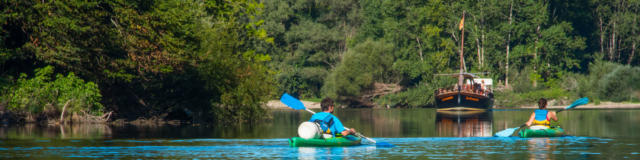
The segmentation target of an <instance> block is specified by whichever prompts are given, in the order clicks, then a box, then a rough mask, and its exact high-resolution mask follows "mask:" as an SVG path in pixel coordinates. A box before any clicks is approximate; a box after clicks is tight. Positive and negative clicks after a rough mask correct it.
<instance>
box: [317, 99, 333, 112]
mask: <svg viewBox="0 0 640 160" xmlns="http://www.w3.org/2000/svg"><path fill="white" fill-rule="evenodd" d="M320 108H321V109H322V111H323V112H329V113H333V100H331V98H324V99H322V102H320Z"/></svg>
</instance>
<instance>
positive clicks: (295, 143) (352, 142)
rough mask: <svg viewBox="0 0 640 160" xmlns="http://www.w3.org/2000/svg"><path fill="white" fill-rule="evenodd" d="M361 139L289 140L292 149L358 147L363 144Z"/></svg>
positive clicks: (349, 137) (348, 137) (293, 138)
mask: <svg viewBox="0 0 640 160" xmlns="http://www.w3.org/2000/svg"><path fill="white" fill-rule="evenodd" d="M361 140H362V139H361V138H359V137H355V136H350V135H349V136H345V137H337V138H327V139H320V138H318V139H304V138H300V137H292V138H289V146H291V147H340V146H357V145H360V144H361V143H360V142H361Z"/></svg>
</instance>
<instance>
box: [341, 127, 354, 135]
mask: <svg viewBox="0 0 640 160" xmlns="http://www.w3.org/2000/svg"><path fill="white" fill-rule="evenodd" d="M354 133H356V130H355V129H353V128H351V129H345V130H344V131H342V136H346V135H350V134H354Z"/></svg>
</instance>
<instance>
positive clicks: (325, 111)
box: [309, 98, 356, 137]
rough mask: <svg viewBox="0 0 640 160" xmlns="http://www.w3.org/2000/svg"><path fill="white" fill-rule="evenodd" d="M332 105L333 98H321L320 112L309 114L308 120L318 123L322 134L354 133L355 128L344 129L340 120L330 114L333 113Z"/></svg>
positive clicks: (342, 134)
mask: <svg viewBox="0 0 640 160" xmlns="http://www.w3.org/2000/svg"><path fill="white" fill-rule="evenodd" d="M333 107H334V106H333V100H331V98H325V99H323V100H322V102H321V103H320V108H321V109H322V112H318V113H316V114H314V115H313V116H311V119H310V120H309V122H316V123H318V124H319V125H320V128H322V132H323V134H330V135H331V136H333V137H336V135H338V136H346V135H349V134H355V133H356V130H355V129H353V128H351V129H348V130H347V129H345V127H344V126H342V122H340V119H338V117H336V116H334V115H333V114H331V113H333Z"/></svg>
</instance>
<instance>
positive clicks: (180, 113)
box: [0, 0, 273, 123]
mask: <svg viewBox="0 0 640 160" xmlns="http://www.w3.org/2000/svg"><path fill="white" fill-rule="evenodd" d="M0 6H2V7H1V9H2V10H1V11H0V12H1V13H2V14H0V24H1V25H2V29H1V30H0V37H1V38H0V40H1V42H2V43H0V44H2V47H0V66H1V67H0V77H2V81H1V82H2V84H1V86H2V88H3V100H4V102H3V103H2V105H3V106H7V105H8V107H7V108H21V107H22V106H25V105H26V106H32V105H36V106H37V105H41V103H40V102H38V103H31V102H25V101H15V100H10V103H7V100H9V99H14V97H15V96H14V97H9V98H6V97H7V96H6V95H20V96H22V95H24V94H26V92H32V93H34V92H36V91H37V92H38V95H37V96H38V97H56V96H57V94H58V93H55V92H49V91H42V92H40V91H41V90H40V89H37V90H30V89H32V88H33V87H35V86H33V85H47V84H48V81H46V80H44V81H42V82H40V80H39V77H42V76H46V75H47V74H51V73H50V72H51V71H49V70H47V71H48V72H45V73H46V74H45V73H40V72H42V71H40V72H39V71H36V73H35V74H36V76H35V77H36V78H34V79H33V80H25V79H24V76H22V77H19V76H18V75H20V74H22V73H26V74H27V75H32V74H33V71H34V69H35V68H40V67H42V66H46V65H52V66H55V68H56V70H55V72H56V73H68V75H69V76H68V77H69V79H71V80H74V81H76V80H75V79H77V78H81V79H84V80H85V81H88V82H87V83H89V84H93V83H95V84H97V85H98V88H99V92H100V94H101V95H102V100H101V101H100V99H81V98H82V97H76V96H71V97H65V98H74V99H75V100H74V101H82V100H84V102H77V103H85V104H90V105H82V106H81V107H92V105H93V103H94V102H95V101H100V103H101V104H102V106H104V111H114V112H115V113H116V114H115V116H116V118H117V117H120V118H130V119H135V118H139V117H143V118H144V117H152V116H158V115H165V116H164V118H179V119H189V118H190V120H193V121H220V122H225V123H235V122H240V121H245V120H251V119H259V117H261V116H262V115H263V114H264V111H263V110H262V109H261V108H260V106H261V105H262V103H263V102H264V101H265V100H266V99H267V98H269V96H270V95H271V92H272V88H273V87H272V86H273V84H272V83H273V82H272V81H271V76H272V74H273V73H271V71H270V69H269V68H267V67H266V65H265V62H267V61H269V60H270V56H269V55H267V54H265V53H259V52H256V49H255V47H254V46H255V44H256V43H263V42H264V43H268V42H270V41H272V40H270V38H268V37H267V36H266V33H265V30H263V29H259V27H260V25H262V23H264V21H262V20H259V19H257V18H256V16H257V15H259V14H261V8H262V4H260V3H257V2H255V1H125V0H116V1H3V2H0ZM72 72H73V73H72ZM74 75H77V77H76V76H74ZM58 80H61V78H60V77H58V78H56V80H55V81H58ZM32 82H33V83H35V84H33V85H32ZM36 82H37V83H36ZM54 84H56V83H55V82H54ZM13 86H15V87H13ZM60 87H64V86H60ZM10 88H25V89H22V90H25V91H24V92H25V93H23V92H22V90H19V92H16V90H12V89H10ZM42 89H47V88H42ZM52 89H56V88H52ZM91 89H95V90H92V92H93V91H98V90H97V88H95V87H93V88H91ZM100 94H98V95H100ZM40 100H50V99H49V98H35V99H33V100H31V101H40ZM61 101H64V100H57V101H53V102H51V104H52V105H54V106H55V107H58V108H59V107H61V105H62V104H61V103H60V102H61ZM43 103H44V102H43ZM167 113H168V115H167Z"/></svg>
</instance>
